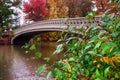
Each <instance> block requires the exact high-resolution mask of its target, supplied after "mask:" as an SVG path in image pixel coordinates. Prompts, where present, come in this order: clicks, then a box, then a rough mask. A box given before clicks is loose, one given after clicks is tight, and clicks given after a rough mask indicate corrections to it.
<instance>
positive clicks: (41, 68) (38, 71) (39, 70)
mask: <svg viewBox="0 0 120 80" xmlns="http://www.w3.org/2000/svg"><path fill="white" fill-rule="evenodd" d="M45 67H46V64H44V65H42V66H40V67H39V68H38V70H37V73H38V74H41V73H42V72H43V70H44V69H45Z"/></svg>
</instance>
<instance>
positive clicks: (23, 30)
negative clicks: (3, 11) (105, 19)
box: [11, 17, 101, 45]
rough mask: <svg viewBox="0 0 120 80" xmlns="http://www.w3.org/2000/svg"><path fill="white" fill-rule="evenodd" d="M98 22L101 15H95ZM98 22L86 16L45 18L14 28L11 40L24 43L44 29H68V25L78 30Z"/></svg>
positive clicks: (14, 42)
mask: <svg viewBox="0 0 120 80" xmlns="http://www.w3.org/2000/svg"><path fill="white" fill-rule="evenodd" d="M94 20H95V21H96V22H97V21H99V20H101V18H100V17H95V19H94ZM96 22H94V21H92V20H87V19H85V18H84V17H81V18H70V19H66V18H60V19H53V20H44V21H39V22H35V23H32V24H28V25H25V26H23V27H20V28H18V29H16V30H14V37H13V38H12V40H11V44H15V45H18V44H24V43H25V42H28V41H29V40H30V39H31V38H32V37H33V36H34V35H36V34H40V32H44V31H63V30H65V29H66V27H67V25H69V26H71V27H72V26H76V30H78V29H80V28H81V27H84V26H85V25H86V24H96ZM76 30H73V31H72V32H73V33H77V31H76Z"/></svg>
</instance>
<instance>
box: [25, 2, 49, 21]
mask: <svg viewBox="0 0 120 80" xmlns="http://www.w3.org/2000/svg"><path fill="white" fill-rule="evenodd" d="M23 6H24V9H23V12H24V13H26V16H25V18H26V19H29V20H33V21H41V20H45V19H46V18H47V17H48V16H49V12H48V9H47V8H46V0H30V1H29V2H25V3H24V5H23Z"/></svg>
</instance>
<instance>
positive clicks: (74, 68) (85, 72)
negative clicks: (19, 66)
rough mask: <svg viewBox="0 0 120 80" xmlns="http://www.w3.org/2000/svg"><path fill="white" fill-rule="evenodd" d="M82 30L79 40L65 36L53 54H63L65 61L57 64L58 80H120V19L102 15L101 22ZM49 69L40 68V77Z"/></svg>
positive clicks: (55, 65) (54, 67)
mask: <svg viewBox="0 0 120 80" xmlns="http://www.w3.org/2000/svg"><path fill="white" fill-rule="evenodd" d="M89 18H93V20H94V21H95V22H99V23H96V24H90V25H88V24H87V25H86V26H84V27H83V28H81V29H80V30H79V31H78V33H79V34H80V35H79V36H74V35H73V34H72V33H71V32H70V30H71V27H68V28H67V29H68V33H66V34H65V36H62V37H61V39H60V40H59V41H61V44H60V45H58V47H57V48H56V51H55V52H54V54H58V53H60V52H61V53H63V55H64V59H61V60H60V61H58V62H55V63H54V64H53V65H52V66H50V67H48V68H52V72H51V71H49V72H47V73H46V76H47V78H48V77H49V76H50V75H51V74H53V78H54V79H55V80H78V79H79V80H116V79H119V78H120V71H119V70H120V18H119V17H117V16H116V15H115V14H107V13H105V14H103V15H102V16H101V21H96V20H95V19H94V17H93V16H89ZM45 67H46V65H42V66H40V67H39V70H38V73H41V72H42V71H43V70H44V69H45Z"/></svg>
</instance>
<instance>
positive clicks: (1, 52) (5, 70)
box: [0, 42, 61, 80]
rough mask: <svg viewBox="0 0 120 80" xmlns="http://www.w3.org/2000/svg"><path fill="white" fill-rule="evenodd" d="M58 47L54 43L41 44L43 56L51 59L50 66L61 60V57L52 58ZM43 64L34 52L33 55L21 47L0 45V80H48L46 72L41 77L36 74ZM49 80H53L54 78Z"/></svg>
mask: <svg viewBox="0 0 120 80" xmlns="http://www.w3.org/2000/svg"><path fill="white" fill-rule="evenodd" d="M56 46H57V43H53V42H42V43H41V47H40V51H41V52H42V56H43V57H51V61H50V62H49V63H48V64H53V62H54V61H56V60H59V59H60V56H61V55H54V56H52V53H53V51H54V50H55V48H56ZM58 56H59V57H58ZM43 63H45V62H44V60H43V59H38V58H36V57H34V52H32V53H31V52H29V51H27V50H25V49H23V48H21V46H10V45H0V80H38V79H40V80H46V78H45V76H44V75H45V72H46V71H44V72H43V73H42V74H40V75H38V74H37V73H36V71H37V69H38V67H39V66H40V65H41V64H43ZM49 80H52V77H51V78H49Z"/></svg>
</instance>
